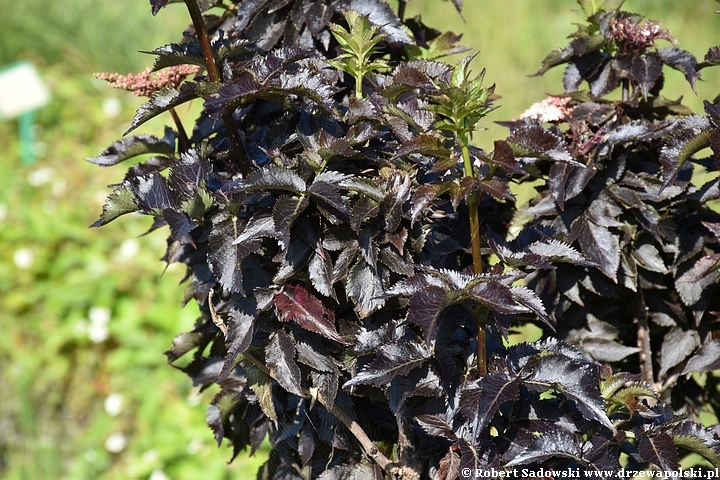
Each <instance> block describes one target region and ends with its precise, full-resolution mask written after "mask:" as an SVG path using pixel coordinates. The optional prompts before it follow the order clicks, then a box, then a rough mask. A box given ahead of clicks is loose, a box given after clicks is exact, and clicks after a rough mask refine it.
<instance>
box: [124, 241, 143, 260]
mask: <svg viewBox="0 0 720 480" xmlns="http://www.w3.org/2000/svg"><path fill="white" fill-rule="evenodd" d="M139 251H140V243H139V242H138V241H137V240H135V239H134V238H128V239H127V240H125V241H124V242H122V243H121V244H120V257H121V258H122V259H125V260H128V259H131V258H133V257H135V255H137V254H138V252H139Z"/></svg>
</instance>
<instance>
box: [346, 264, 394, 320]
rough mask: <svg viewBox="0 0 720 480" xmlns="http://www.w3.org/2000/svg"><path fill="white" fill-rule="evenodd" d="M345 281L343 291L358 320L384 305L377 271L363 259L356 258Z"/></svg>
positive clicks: (381, 285) (381, 286)
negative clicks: (352, 304) (350, 302)
mask: <svg viewBox="0 0 720 480" xmlns="http://www.w3.org/2000/svg"><path fill="white" fill-rule="evenodd" d="M346 281H347V283H346V285H345V290H346V291H347V294H348V296H349V297H350V298H351V299H352V301H353V303H354V308H355V312H356V313H357V314H358V316H359V317H360V318H365V317H367V316H368V315H370V314H371V313H373V312H374V311H376V310H378V309H379V308H381V307H382V306H383V305H384V304H385V300H384V299H383V298H382V295H383V294H384V293H385V292H384V290H383V284H382V281H381V280H380V277H379V275H378V271H377V269H376V268H373V267H371V266H370V265H368V264H367V262H365V260H364V259H363V258H358V259H357V261H356V262H355V264H354V265H353V266H352V267H351V268H350V270H349V271H348V274H347V278H346Z"/></svg>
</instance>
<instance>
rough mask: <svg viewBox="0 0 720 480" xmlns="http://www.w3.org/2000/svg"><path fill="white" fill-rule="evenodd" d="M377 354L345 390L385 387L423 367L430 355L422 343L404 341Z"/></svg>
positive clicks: (392, 344)
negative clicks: (371, 386)
mask: <svg viewBox="0 0 720 480" xmlns="http://www.w3.org/2000/svg"><path fill="white" fill-rule="evenodd" d="M376 353H377V357H376V358H375V359H374V360H373V361H372V362H371V363H370V365H368V366H367V367H365V368H364V369H363V370H362V371H361V372H358V373H357V374H356V375H355V376H354V377H353V378H352V379H350V380H349V381H347V382H346V383H345V384H344V385H343V388H347V387H351V386H354V385H375V386H382V385H385V384H386V383H389V382H391V381H392V380H393V379H394V378H395V377H397V376H403V375H407V374H408V373H410V371H412V370H413V369H415V368H417V367H419V366H421V365H422V364H424V363H425V361H426V360H427V358H428V357H429V355H430V352H429V351H428V349H426V348H425V347H424V346H423V345H422V344H421V343H418V342H407V341H403V340H401V341H398V342H396V343H391V344H389V345H383V346H381V347H380V348H378V350H377V352H376Z"/></svg>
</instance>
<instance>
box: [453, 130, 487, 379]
mask: <svg viewBox="0 0 720 480" xmlns="http://www.w3.org/2000/svg"><path fill="white" fill-rule="evenodd" d="M458 143H459V144H460V150H461V151H462V157H463V173H464V175H465V177H468V178H473V177H474V176H475V171H474V169H473V164H472V159H471V158H470V147H469V146H468V135H467V133H461V134H459V135H458ZM478 200H479V198H478V194H477V191H476V190H473V192H472V193H471V194H470V197H469V198H468V220H469V222H470V248H471V250H472V259H473V273H475V274H476V275H477V274H480V273H483V263H482V245H481V244H480V218H479V212H478ZM474 313H475V317H476V321H477V324H478V329H477V333H476V334H475V340H476V342H477V369H478V374H479V375H486V374H487V350H486V335H487V309H485V308H482V309H475V311H474Z"/></svg>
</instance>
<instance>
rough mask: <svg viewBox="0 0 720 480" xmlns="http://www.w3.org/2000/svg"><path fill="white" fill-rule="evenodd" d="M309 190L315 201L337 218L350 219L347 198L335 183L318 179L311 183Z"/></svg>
mask: <svg viewBox="0 0 720 480" xmlns="http://www.w3.org/2000/svg"><path fill="white" fill-rule="evenodd" d="M308 192H310V195H311V196H312V199H313V200H314V201H315V203H317V204H318V205H319V206H320V207H322V208H324V209H325V210H327V211H329V212H330V213H331V214H332V215H334V216H335V217H336V218H338V219H339V220H341V221H347V220H349V218H350V209H348V207H347V205H345V199H343V196H342V195H341V194H340V192H339V191H338V190H337V187H336V186H335V185H333V184H331V183H328V182H323V181H317V180H316V181H315V182H313V184H312V185H310V188H309V189H308Z"/></svg>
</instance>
